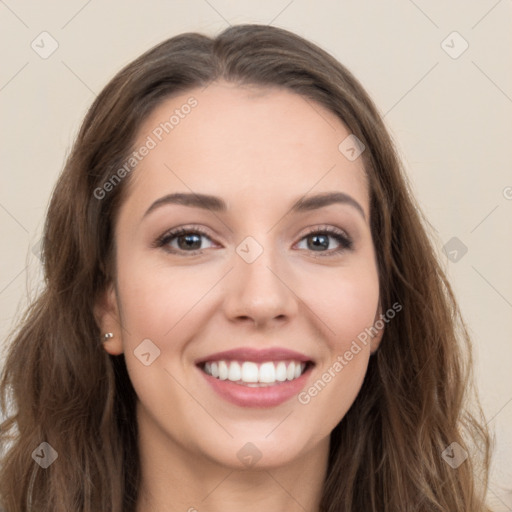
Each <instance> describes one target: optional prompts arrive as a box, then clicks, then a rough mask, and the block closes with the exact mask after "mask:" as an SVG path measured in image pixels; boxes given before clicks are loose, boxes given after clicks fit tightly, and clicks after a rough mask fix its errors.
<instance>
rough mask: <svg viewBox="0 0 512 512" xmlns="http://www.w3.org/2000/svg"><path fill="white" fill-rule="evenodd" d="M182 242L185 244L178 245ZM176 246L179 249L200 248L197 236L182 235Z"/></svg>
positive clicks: (199, 239)
mask: <svg viewBox="0 0 512 512" xmlns="http://www.w3.org/2000/svg"><path fill="white" fill-rule="evenodd" d="M182 240H184V241H185V242H184V243H183V244H182V243H180V242H181V241H182ZM178 245H179V246H180V249H183V248H185V249H199V248H200V247H201V237H200V236H199V235H194V234H192V235H183V236H181V237H179V239H178Z"/></svg>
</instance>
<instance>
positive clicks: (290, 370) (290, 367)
mask: <svg viewBox="0 0 512 512" xmlns="http://www.w3.org/2000/svg"><path fill="white" fill-rule="evenodd" d="M294 375H295V363H294V362H293V361H292V362H291V363H290V364H289V365H288V368H287V369H286V379H287V380H293V377H294Z"/></svg>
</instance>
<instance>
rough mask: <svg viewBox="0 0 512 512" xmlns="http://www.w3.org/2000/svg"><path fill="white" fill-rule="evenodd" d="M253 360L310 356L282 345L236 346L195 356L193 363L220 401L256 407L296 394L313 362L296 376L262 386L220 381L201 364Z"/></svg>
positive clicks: (297, 358) (275, 403)
mask: <svg viewBox="0 0 512 512" xmlns="http://www.w3.org/2000/svg"><path fill="white" fill-rule="evenodd" d="M220 360H225V361H253V362H255V363H261V362H266V361H289V360H293V361H300V362H305V363H306V362H310V363H312V359H311V358H309V357H307V356H305V355H304V354H301V353H299V352H295V351H293V350H288V349H285V348H280V347H278V348H269V349H253V348H238V349H232V350H227V351H224V352H216V353H215V354H211V355H209V356H207V357H203V358H200V359H198V360H197V361H196V362H195V363H196V366H197V367H198V371H199V372H200V373H201V375H202V376H203V378H204V379H205V380H206V382H207V383H208V384H209V385H210V386H211V388H212V389H213V390H214V391H215V392H216V393H217V394H218V395H219V396H220V397H221V398H223V399H224V400H227V401H228V402H231V403H233V404H235V405H238V406H240V407H258V408H268V407H275V406H277V405H280V404H282V403H284V402H286V401H287V400H289V399H290V398H292V397H293V396H296V395H297V394H298V393H300V391H301V390H302V389H303V388H304V387H305V385H306V381H307V379H308V378H309V376H310V375H311V371H312V367H313V366H314V365H313V364H311V365H308V366H307V367H306V370H305V371H304V373H303V374H302V375H301V376H300V377H298V378H297V379H294V380H291V381H285V382H277V383H276V384H274V385H271V386H266V387H249V386H244V385H240V384H237V383H235V382H231V381H229V380H220V379H217V378H215V377H212V376H211V375H207V374H206V373H205V372H204V371H203V370H202V369H201V367H202V366H203V364H204V363H206V362H207V361H209V362H211V361H220Z"/></svg>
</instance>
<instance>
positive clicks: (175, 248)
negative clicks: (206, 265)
mask: <svg viewBox="0 0 512 512" xmlns="http://www.w3.org/2000/svg"><path fill="white" fill-rule="evenodd" d="M204 239H206V240H208V241H209V242H210V245H207V246H206V247H205V246H203V245H202V243H203V241H204ZM213 245H214V244H213V242H212V240H211V238H210V237H209V236H208V235H207V233H205V232H204V231H203V230H202V229H200V228H197V227H183V228H177V229H173V230H171V231H167V232H166V233H164V234H163V235H162V236H161V237H159V238H158V239H157V240H156V242H155V243H154V246H155V247H162V248H164V249H165V250H167V251H169V252H172V253H179V252H187V253H189V254H199V253H201V252H202V250H203V249H208V248H210V247H213Z"/></svg>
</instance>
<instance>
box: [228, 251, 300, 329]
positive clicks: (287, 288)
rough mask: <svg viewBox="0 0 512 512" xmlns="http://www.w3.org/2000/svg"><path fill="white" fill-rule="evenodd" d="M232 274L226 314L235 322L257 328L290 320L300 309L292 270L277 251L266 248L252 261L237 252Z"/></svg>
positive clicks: (230, 274)
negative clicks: (291, 273) (249, 261)
mask: <svg viewBox="0 0 512 512" xmlns="http://www.w3.org/2000/svg"><path fill="white" fill-rule="evenodd" d="M233 257H234V269H233V271H232V272H230V273H229V282H228V283H226V284H227V293H226V297H225V300H224V313H225V315H226V316H227V318H228V319H229V320H230V321H231V322H247V323H253V324H254V325H255V326H256V327H262V326H271V325H272V324H276V325H277V324H280V323H283V324H284V323H286V322H289V321H290V320H291V319H292V318H293V317H294V316H295V315H297V312H298V310H299V298H298V296H297V295H296V294H295V292H294V290H293V288H294V283H293V282H291V281H292V278H291V277H290V273H289V272H284V271H283V270H282V269H283V267H284V265H283V263H284V264H285V263H286V262H280V261H279V262H278V261H277V258H276V257H275V252H274V251H272V250H270V249H267V248H265V249H264V250H263V253H262V254H261V255H260V256H259V257H258V258H257V259H256V260H255V261H253V262H252V263H248V262H247V261H245V260H244V259H243V258H241V257H240V256H239V255H238V254H236V253H235V254H234V256H233Z"/></svg>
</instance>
